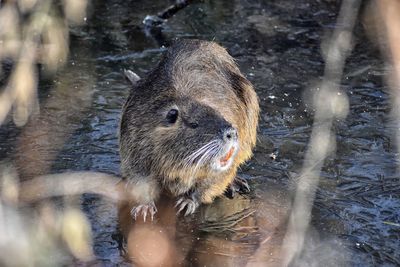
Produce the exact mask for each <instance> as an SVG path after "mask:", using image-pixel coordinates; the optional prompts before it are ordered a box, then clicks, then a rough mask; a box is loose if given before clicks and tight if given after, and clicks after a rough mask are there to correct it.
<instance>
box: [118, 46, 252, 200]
mask: <svg viewBox="0 0 400 267" xmlns="http://www.w3.org/2000/svg"><path fill="white" fill-rule="evenodd" d="M173 107H178V108H179V115H180V117H179V120H180V121H179V123H177V124H176V125H173V126H171V125H168V124H167V123H166V122H165V121H163V118H164V117H165V115H166V113H167V112H168V111H169V110H170V109H171V108H173ZM258 114H259V106H258V100H257V96H256V93H255V92H254V89H253V87H252V85H251V83H250V82H249V81H248V80H247V79H246V78H245V77H244V76H243V75H242V74H241V72H240V71H239V69H238V67H237V66H236V64H235V62H234V60H233V59H232V57H231V56H229V55H228V53H227V52H226V50H225V49H224V48H222V47H221V46H219V45H217V44H216V43H214V42H207V41H199V40H182V41H178V42H176V43H175V44H174V45H173V46H172V47H171V48H170V49H169V50H168V51H167V52H166V54H165V55H164V57H163V59H162V60H161V61H160V63H159V65H158V66H157V67H156V68H155V69H154V70H153V71H151V72H150V73H149V74H148V75H147V77H145V78H144V79H142V80H139V81H138V82H137V83H136V84H135V85H133V88H132V89H131V91H130V95H129V97H128V99H127V101H126V103H125V105H124V107H123V113H122V118H121V123H120V155H121V166H122V175H123V176H124V177H125V178H126V179H128V181H129V182H130V183H132V184H134V185H135V186H136V187H140V188H141V189H140V192H141V194H140V195H141V196H142V199H141V200H140V202H142V203H149V202H151V201H153V200H155V199H157V198H158V196H159V194H160V191H161V190H162V188H165V189H167V190H168V191H169V192H171V193H172V194H173V195H175V196H181V195H183V194H185V193H188V192H189V191H190V192H196V196H198V198H199V200H200V201H201V202H203V203H210V202H212V201H213V199H214V198H215V197H217V196H220V195H222V194H223V192H224V191H225V189H226V188H227V186H228V185H229V184H231V183H232V182H233V180H234V178H235V177H236V171H237V168H238V166H239V165H240V164H242V163H243V162H245V161H246V160H247V159H249V158H250V157H251V155H252V149H253V147H254V146H255V142H256V129H257V124H258ZM194 122H195V123H198V127H197V128H195V129H194V128H191V127H189V126H188V125H190V124H191V123H194ZM229 126H232V127H234V128H236V129H237V131H238V142H239V150H238V153H237V155H236V157H235V159H234V162H233V164H232V165H231V167H230V168H229V169H228V170H226V171H224V172H213V171H211V170H210V168H207V165H206V166H203V167H200V168H198V170H196V172H194V171H193V168H194V165H193V164H185V159H187V158H188V157H190V155H191V154H193V153H194V152H195V151H196V150H198V149H199V148H200V147H202V146H204V145H206V144H207V143H209V142H211V141H212V140H214V139H216V138H217V136H218V134H219V132H220V129H221V128H223V127H229Z"/></svg>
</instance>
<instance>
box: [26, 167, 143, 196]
mask: <svg viewBox="0 0 400 267" xmlns="http://www.w3.org/2000/svg"><path fill="white" fill-rule="evenodd" d="M84 193H93V194H98V195H101V196H105V197H107V198H109V199H111V200H114V201H121V200H127V199H132V198H133V199H135V198H134V196H132V197H130V198H128V192H127V191H126V190H125V183H124V182H123V181H122V180H121V179H120V178H118V177H116V176H113V175H110V174H105V173H100V172H71V173H60V174H49V175H43V176H39V177H36V178H34V179H32V180H29V181H26V182H23V183H21V185H20V192H19V194H20V197H19V201H21V202H24V203H29V202H35V201H38V200H42V199H46V198H50V197H55V196H66V195H80V194H84Z"/></svg>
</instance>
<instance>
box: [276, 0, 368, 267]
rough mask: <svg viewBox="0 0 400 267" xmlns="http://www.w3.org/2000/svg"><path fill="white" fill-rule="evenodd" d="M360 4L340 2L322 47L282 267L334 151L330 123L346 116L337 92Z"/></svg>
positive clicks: (290, 258) (300, 237) (293, 253)
mask: <svg viewBox="0 0 400 267" xmlns="http://www.w3.org/2000/svg"><path fill="white" fill-rule="evenodd" d="M360 4H361V1H360V0H356V1H354V0H346V1H343V2H342V6H341V9H340V13H339V17H338V19H337V27H336V29H335V30H334V32H333V34H332V37H331V38H330V39H328V40H327V41H328V42H327V43H326V45H325V47H326V50H325V51H324V52H325V54H324V57H325V71H324V79H323V81H322V83H321V85H320V87H319V88H318V90H317V93H316V94H315V95H314V105H315V115H314V123H313V130H312V133H311V140H310V143H309V146H308V149H307V152H306V156H305V159H304V163H303V168H302V171H301V175H300V177H299V180H298V185H297V189H296V193H295V198H294V201H293V208H292V211H291V214H290V217H289V222H288V228H287V232H286V235H285V238H284V242H283V259H284V266H288V265H289V264H290V263H293V262H294V261H295V260H296V258H297V257H298V256H300V253H301V251H302V248H303V243H304V237H305V234H306V231H307V229H308V225H309V222H310V217H311V209H312V205H313V202H314V198H315V192H316V189H317V186H318V181H319V175H320V172H321V168H322V166H323V162H324V159H325V158H326V156H327V155H328V154H329V153H330V152H331V151H333V150H334V147H335V140H334V135H333V134H332V133H331V128H332V125H333V121H334V119H337V118H344V117H345V116H346V115H347V112H348V99H347V97H346V96H345V94H344V93H343V92H341V91H340V89H339V85H340V82H341V77H342V72H343V67H344V63H345V59H346V57H347V56H348V54H349V53H350V51H351V48H352V45H351V44H352V30H353V28H354V25H355V22H356V18H357V15H358V10H359V7H360Z"/></svg>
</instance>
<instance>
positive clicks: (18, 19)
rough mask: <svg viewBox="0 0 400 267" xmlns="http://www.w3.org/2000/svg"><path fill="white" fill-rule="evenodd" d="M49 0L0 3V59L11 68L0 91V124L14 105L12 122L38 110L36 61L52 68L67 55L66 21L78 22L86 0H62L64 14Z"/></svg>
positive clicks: (81, 17) (22, 119)
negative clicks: (8, 63) (63, 16)
mask: <svg viewBox="0 0 400 267" xmlns="http://www.w3.org/2000/svg"><path fill="white" fill-rule="evenodd" d="M0 4H1V3H0ZM56 5H57V4H56V3H54V2H53V1H52V0H40V1H7V2H6V3H4V4H1V7H0V25H1V26H2V27H1V28H0V62H2V61H3V60H5V59H7V60H11V61H12V62H13V70H12V73H11V75H10V78H9V81H8V84H7V85H6V86H5V88H4V90H2V92H1V94H0V125H1V124H3V122H4V120H5V119H6V117H7V115H8V113H9V112H10V110H11V109H12V108H13V107H14V114H13V115H14V122H15V124H16V125H17V126H23V125H25V123H26V122H27V121H28V118H29V116H30V115H31V113H33V112H35V111H38V110H39V105H38V99H37V83H38V77H37V76H38V73H37V65H36V64H38V63H42V64H43V65H44V67H45V70H48V71H51V72H54V71H55V70H57V69H58V67H60V66H61V65H63V64H64V63H65V61H66V58H67V55H68V43H69V40H68V22H70V23H75V24H77V23H81V22H82V21H83V16H84V15H85V10H86V5H87V1H86V0H82V1H78V0H64V1H63V5H62V7H63V8H64V11H65V12H64V14H65V18H60V17H59V13H58V12H56V11H55V10H56V7H55V6H56Z"/></svg>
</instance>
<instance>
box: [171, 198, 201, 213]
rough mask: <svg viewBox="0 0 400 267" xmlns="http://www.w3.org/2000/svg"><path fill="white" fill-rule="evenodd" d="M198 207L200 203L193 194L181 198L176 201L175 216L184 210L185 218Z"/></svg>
mask: <svg viewBox="0 0 400 267" xmlns="http://www.w3.org/2000/svg"><path fill="white" fill-rule="evenodd" d="M199 206H200V202H199V201H198V200H197V198H196V197H194V195H193V194H190V195H187V194H185V195H184V196H181V197H180V198H178V201H176V205H175V207H176V208H177V209H178V211H177V212H176V214H179V213H180V212H181V211H183V210H185V209H186V212H185V216H187V215H190V214H192V213H194V212H195V211H196V209H197V208H198V207H199Z"/></svg>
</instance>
